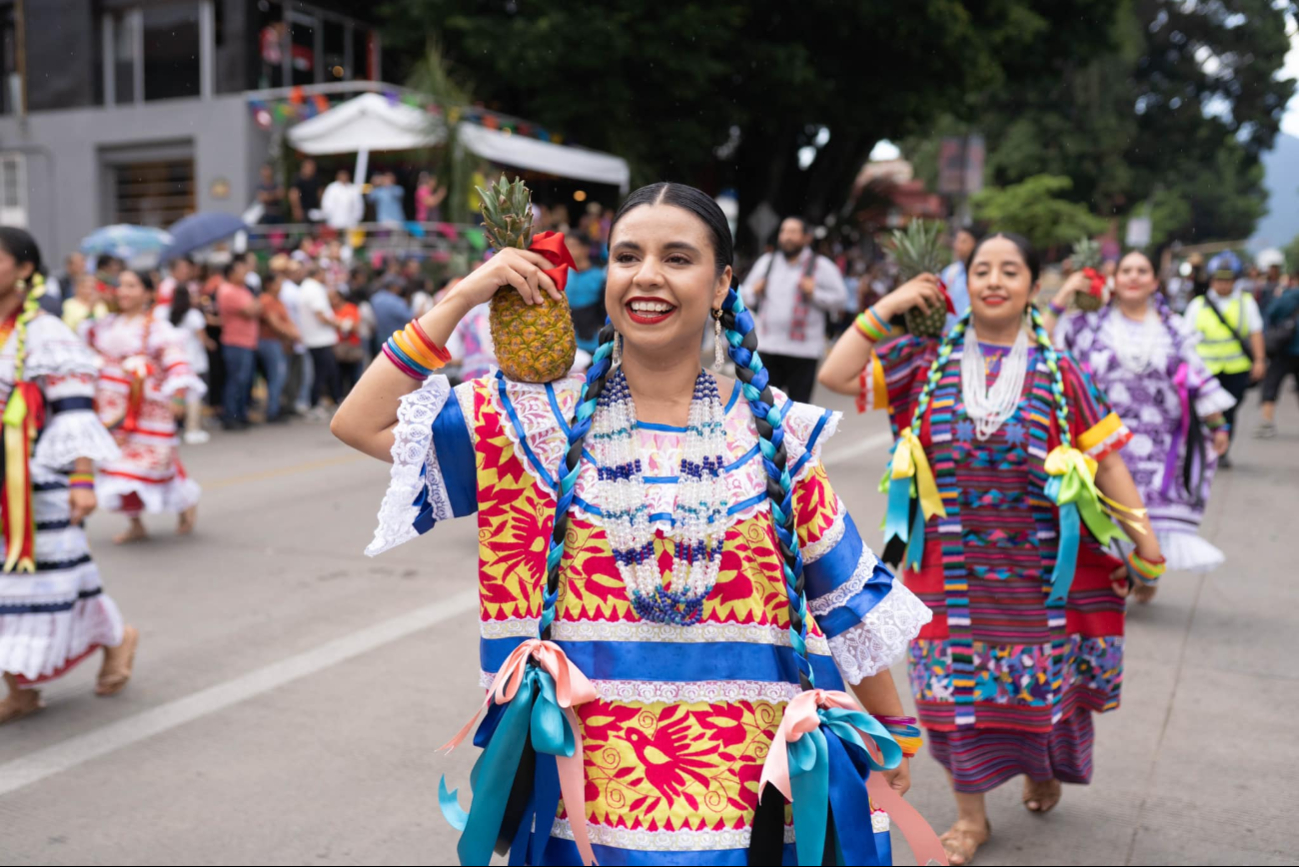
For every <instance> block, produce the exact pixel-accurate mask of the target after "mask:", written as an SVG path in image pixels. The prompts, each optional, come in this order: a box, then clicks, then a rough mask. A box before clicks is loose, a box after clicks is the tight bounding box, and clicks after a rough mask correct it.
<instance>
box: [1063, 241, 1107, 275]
mask: <svg viewBox="0 0 1299 867" xmlns="http://www.w3.org/2000/svg"><path fill="white" fill-rule="evenodd" d="M1069 259H1070V260H1071V261H1072V263H1073V266H1074V267H1075V268H1077V269H1079V270H1081V269H1083V268H1099V267H1100V266H1101V244H1100V241H1094V240H1092V239H1091V238H1079V239H1078V240H1077V241H1075V242H1074V245H1073V250H1072V251H1071V252H1070V255H1069Z"/></svg>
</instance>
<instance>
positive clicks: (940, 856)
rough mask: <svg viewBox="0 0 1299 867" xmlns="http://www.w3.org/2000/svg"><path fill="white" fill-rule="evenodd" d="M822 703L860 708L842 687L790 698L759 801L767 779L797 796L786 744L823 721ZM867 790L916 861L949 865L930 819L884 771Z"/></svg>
mask: <svg viewBox="0 0 1299 867" xmlns="http://www.w3.org/2000/svg"><path fill="white" fill-rule="evenodd" d="M823 707H824V708H832V707H837V708H841V709H843V710H860V709H861V708H860V705H858V704H857V702H856V701H855V700H854V699H853V698H852V696H850V695H848V694H847V693H846V692H840V691H839V690H832V689H813V690H808V691H806V692H801V693H799V694H798V695H796V696H795V697H794V698H793V699H791V700H790V702H789V704H787V705H785V715H784V716H783V717H782V718H781V720H780V728H779V729H777V730H776V736H775V738H773V739H772V741H771V752H770V753H768V754H767V760H766V762H764V763H763V766H762V776H761V777H760V778H759V779H758V799H759V801H761V799H762V792H763V790H764V789H766V787H767V784H768V783H770V784H771V785H773V786H775V787H776V789H777V790H778V791H779V792H780V793H781V794H782V795H784V796H785V799H786V800H788V801H790V802H792V801H793V800H794V796H793V794H792V789H791V786H790V784H789V748H788V746H787V744H789V743H790V742H793V741H797V740H798V739H799V738H801V737H803V735H805V734H807V733H808V732H810V731H814V730H815V729H816V728H817V727H819V726H820V725H821V718H820V717H819V716H818V715H817V709H818V708H823ZM856 731H857V733H858V734H859V735H861V738H862V743H863V744H865V746H866V750H867V752H869V753H870V754H871V758H873V759H875V760H876V761H877V762H878V761H880V751H879V747H878V746H876V744H875V740H874V738H872V737H871V736H870V735H868V734H867V733H866V732H863V731H862V730H861V729H857V730H856ZM866 791H867V792H868V793H869V794H870V797H871V801H872V802H873V803H874V805H875V806H876V807H879V808H880V809H881V810H883V811H884V812H886V813H888V814H889V819H890V820H891V821H892V822H893V823H894V824H895V825H897V827H898V830H899V831H901V832H902V836H903V838H904V839H905V840H906V841H907V845H908V846H910V847H911V852H912V854H914V855H915V858H916V863H917V864H921V865H924V864H941V865H943V867H946V865H947V863H948V861H947V852H946V851H944V849H943V844H942V843H940V842H939V840H938V835H937V834H935V833H934V829H933V828H931V827H929V823H928V822H926V821H925V819H924V817H923V816H921V815H920V813H919V812H918V811H917V810H916V808H915V807H912V806H911V805H910V804H908V803H907V802H906V801H905V800H903V798H902V796H901V795H900V794H898V793H897V792H896V791H894V789H893V788H892V787H891V786H889V784H888V781H887V780H885V779H884V775H883V774H880V773H874V774H871V775H870V776H869V777H867V779H866Z"/></svg>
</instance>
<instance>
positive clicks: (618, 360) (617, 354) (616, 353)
mask: <svg viewBox="0 0 1299 867" xmlns="http://www.w3.org/2000/svg"><path fill="white" fill-rule="evenodd" d="M621 366H622V335H621V334H619V333H618V332H617V331H615V332H614V333H613V360H612V362H611V363H610V365H609V369H610V370H612V369H613V368H615V367H621Z"/></svg>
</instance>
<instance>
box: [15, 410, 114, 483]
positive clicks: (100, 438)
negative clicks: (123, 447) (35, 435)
mask: <svg viewBox="0 0 1299 867" xmlns="http://www.w3.org/2000/svg"><path fill="white" fill-rule="evenodd" d="M120 457H121V451H120V450H119V449H118V448H117V443H116V442H114V441H113V435H112V434H110V433H109V432H108V430H107V429H106V428H105V427H104V425H103V423H102V422H101V421H100V420H99V416H97V415H95V411H94V410H91V409H78V410H70V411H68V412H60V413H57V414H55V415H53V416H51V417H50V421H49V424H47V425H46V427H45V430H44V431H42V432H41V438H40V439H39V440H37V441H36V449H35V451H33V453H32V460H33V461H35V462H36V463H38V464H40V465H41V466H43V467H48V468H49V469H51V470H61V469H64V468H66V467H68V466H71V464H72V462H73V461H75V460H76V459H77V458H89V459H90V460H92V461H94V462H95V463H100V462H102V461H113V460H117V459H118V458H120Z"/></svg>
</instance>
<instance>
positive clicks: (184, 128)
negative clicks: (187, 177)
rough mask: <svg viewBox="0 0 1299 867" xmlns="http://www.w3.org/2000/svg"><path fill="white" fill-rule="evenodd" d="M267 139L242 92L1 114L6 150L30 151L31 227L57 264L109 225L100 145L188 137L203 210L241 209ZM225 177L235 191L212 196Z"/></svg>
mask: <svg viewBox="0 0 1299 867" xmlns="http://www.w3.org/2000/svg"><path fill="white" fill-rule="evenodd" d="M266 138H267V137H266V135H265V134H264V133H262V132H261V131H260V130H258V129H257V128H256V125H255V124H254V123H253V122H252V120H251V118H250V117H249V115H248V109H247V106H246V104H245V102H244V98H243V96H242V95H231V96H220V97H215V98H213V99H209V100H201V99H176V100H165V101H158V102H149V103H145V104H143V105H131V106H117V107H113V108H103V107H96V108H80V109H69V110H66V111H43V112H35V113H33V114H30V115H28V117H27V119H26V121H22V122H20V121H19V120H18V119H17V118H14V117H3V118H0V151H20V152H23V153H26V154H27V155H28V159H27V195H28V225H27V227H28V229H29V230H30V231H31V232H32V234H33V235H35V236H36V239H37V241H38V242H39V243H40V245H41V250H42V252H43V253H44V255H45V257H46V259H47V261H49V262H51V263H54V262H55V261H56V260H58V259H59V258H61V257H62V256H63V255H65V254H66V253H68V252H71V251H72V250H73V249H75V248H76V246H77V244H78V243H79V242H80V241H81V239H82V238H84V237H85V236H86V235H88V234H89V233H90V232H91V231H93V230H94V229H96V228H97V227H99V226H100V225H102V224H103V222H104V219H105V213H106V204H105V200H104V197H105V187H104V182H103V178H102V172H101V150H102V149H104V148H121V147H133V146H139V147H145V146H149V145H155V144H176V143H180V142H188V143H190V144H191V146H192V148H193V153H194V184H195V200H196V202H197V205H198V209H199V210H200V211H225V212H228V213H233V214H240V213H242V212H243V211H244V210H245V209H246V208H247V207H248V205H249V204H250V202H251V200H252V190H253V188H254V184H255V179H256V175H257V167H258V165H260V163H261V161H262V160H263V159H264V145H262V146H261V147H258V146H257V144H258V143H261V142H264V141H265V140H266ZM219 179H224V180H225V181H227V182H228V184H229V188H230V194H229V195H228V196H227V197H226V198H223V199H217V198H214V197H213V195H212V186H213V183H214V182H215V181H217V180H219Z"/></svg>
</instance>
